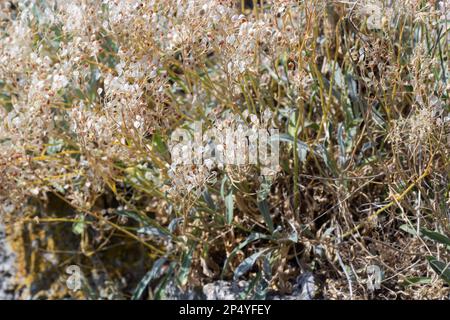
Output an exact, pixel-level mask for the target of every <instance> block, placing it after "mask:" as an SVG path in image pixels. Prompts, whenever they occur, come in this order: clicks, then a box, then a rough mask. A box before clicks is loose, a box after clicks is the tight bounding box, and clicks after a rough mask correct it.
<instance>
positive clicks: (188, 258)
mask: <svg viewBox="0 0 450 320" xmlns="http://www.w3.org/2000/svg"><path fill="white" fill-rule="evenodd" d="M194 247H195V246H194V245H193V246H192V247H191V248H190V249H189V251H188V253H187V254H185V256H184V258H183V262H182V263H181V269H180V272H179V273H178V277H177V279H178V283H179V284H180V285H181V286H184V285H186V283H187V281H188V275H189V271H190V270H191V264H192V255H193V253H194Z"/></svg>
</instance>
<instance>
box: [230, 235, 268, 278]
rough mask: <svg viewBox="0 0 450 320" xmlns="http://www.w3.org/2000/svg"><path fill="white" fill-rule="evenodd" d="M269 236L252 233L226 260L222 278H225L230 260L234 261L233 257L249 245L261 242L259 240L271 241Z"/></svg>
mask: <svg viewBox="0 0 450 320" xmlns="http://www.w3.org/2000/svg"><path fill="white" fill-rule="evenodd" d="M269 238H270V237H269V236H266V235H264V234H262V233H252V234H250V235H249V236H248V237H247V239H245V240H244V241H242V242H241V243H239V244H238V245H237V246H236V247H235V248H234V249H233V251H231V253H230V255H229V256H228V257H227V259H226V260H225V263H224V265H223V270H222V274H221V277H223V276H224V274H225V271H226V269H227V267H228V264H229V263H230V260H231V259H233V257H234V256H235V255H236V253H238V251H239V250H242V249H243V248H245V247H246V246H247V245H248V244H249V243H251V242H253V241H256V240H259V239H269Z"/></svg>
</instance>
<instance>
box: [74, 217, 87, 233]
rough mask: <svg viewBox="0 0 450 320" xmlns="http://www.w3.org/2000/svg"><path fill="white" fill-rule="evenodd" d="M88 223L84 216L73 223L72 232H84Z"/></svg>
mask: <svg viewBox="0 0 450 320" xmlns="http://www.w3.org/2000/svg"><path fill="white" fill-rule="evenodd" d="M85 226H86V223H85V222H84V217H81V219H80V221H77V222H74V224H73V225H72V232H73V233H75V234H82V233H83V232H84V228H85Z"/></svg>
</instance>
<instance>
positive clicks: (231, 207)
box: [225, 191, 234, 224]
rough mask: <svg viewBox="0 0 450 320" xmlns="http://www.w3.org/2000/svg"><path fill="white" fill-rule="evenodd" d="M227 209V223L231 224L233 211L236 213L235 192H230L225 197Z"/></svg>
mask: <svg viewBox="0 0 450 320" xmlns="http://www.w3.org/2000/svg"><path fill="white" fill-rule="evenodd" d="M225 207H226V208H227V212H226V222H227V224H231V222H232V221H233V211H234V200H233V192H232V191H230V192H229V193H228V194H227V195H226V196H225Z"/></svg>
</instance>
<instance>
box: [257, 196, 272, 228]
mask: <svg viewBox="0 0 450 320" xmlns="http://www.w3.org/2000/svg"><path fill="white" fill-rule="evenodd" d="M258 209H259V211H260V212H261V214H262V216H263V218H264V221H265V223H266V225H267V227H268V228H269V231H270V233H273V230H274V228H273V221H272V217H271V216H270V212H269V204H268V203H267V200H266V199H264V200H261V201H259V202H258Z"/></svg>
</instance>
